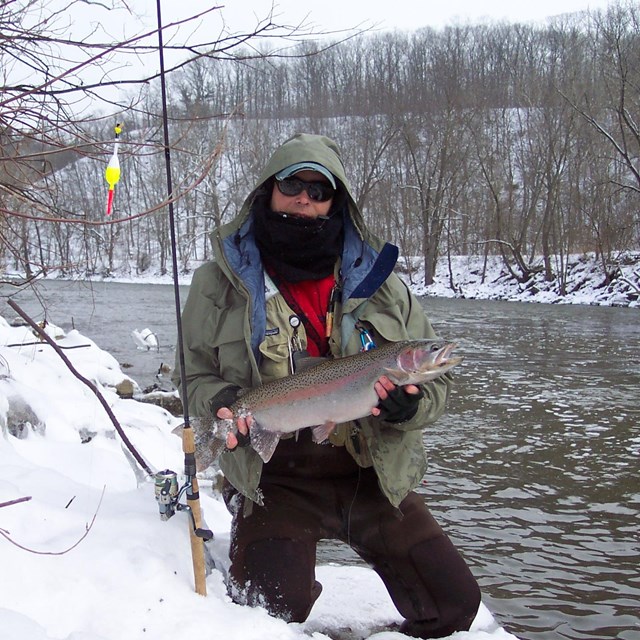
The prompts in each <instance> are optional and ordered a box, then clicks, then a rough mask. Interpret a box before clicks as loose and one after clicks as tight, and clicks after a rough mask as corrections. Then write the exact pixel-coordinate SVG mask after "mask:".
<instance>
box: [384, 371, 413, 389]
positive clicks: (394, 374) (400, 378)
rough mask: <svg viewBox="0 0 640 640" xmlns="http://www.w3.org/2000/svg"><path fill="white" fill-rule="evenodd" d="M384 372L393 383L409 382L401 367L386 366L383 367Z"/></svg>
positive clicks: (401, 384) (403, 383) (402, 383)
mask: <svg viewBox="0 0 640 640" xmlns="http://www.w3.org/2000/svg"><path fill="white" fill-rule="evenodd" d="M384 373H385V375H386V376H388V378H389V380H391V381H392V382H393V383H394V384H397V385H400V386H403V385H405V384H408V382H409V376H408V375H407V372H406V371H403V370H402V369H390V368H388V367H387V368H385V369H384Z"/></svg>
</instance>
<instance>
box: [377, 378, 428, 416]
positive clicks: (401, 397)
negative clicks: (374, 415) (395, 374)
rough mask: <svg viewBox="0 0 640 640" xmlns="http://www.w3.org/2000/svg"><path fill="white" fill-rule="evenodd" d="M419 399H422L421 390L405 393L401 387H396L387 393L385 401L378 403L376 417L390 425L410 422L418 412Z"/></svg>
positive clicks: (422, 393)
mask: <svg viewBox="0 0 640 640" xmlns="http://www.w3.org/2000/svg"><path fill="white" fill-rule="evenodd" d="M421 398H424V391H423V390H422V389H420V392H419V393H407V392H406V391H405V390H404V389H403V388H402V387H396V388H395V389H393V391H389V395H388V396H387V398H386V399H385V400H380V402H379V403H378V409H380V415H379V416H378V417H379V418H380V419H381V420H384V421H385V422H392V423H400V422H406V421H407V420H411V418H413V416H415V415H416V413H417V412H418V405H419V404H420V400H421Z"/></svg>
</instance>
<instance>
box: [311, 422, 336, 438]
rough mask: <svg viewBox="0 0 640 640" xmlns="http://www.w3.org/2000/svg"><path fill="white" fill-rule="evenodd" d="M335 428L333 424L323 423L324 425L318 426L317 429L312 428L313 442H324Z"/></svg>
mask: <svg viewBox="0 0 640 640" xmlns="http://www.w3.org/2000/svg"><path fill="white" fill-rule="evenodd" d="M335 428H336V423H335V422H325V423H324V424H320V425H318V426H317V427H312V428H311V433H312V434H313V441H314V442H324V441H325V440H326V439H327V438H328V437H329V436H330V435H331V432H332V431H333V430H334V429H335Z"/></svg>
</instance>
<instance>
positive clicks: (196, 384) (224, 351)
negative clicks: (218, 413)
mask: <svg viewBox="0 0 640 640" xmlns="http://www.w3.org/2000/svg"><path fill="white" fill-rule="evenodd" d="M245 322H246V304H245V301H244V300H242V299H241V298H240V296H239V295H238V294H237V292H235V290H233V288H232V287H231V285H230V284H229V283H228V281H226V279H225V278H224V277H222V275H221V273H220V269H219V268H218V267H217V266H216V265H215V264H214V263H207V264H205V265H203V266H202V267H200V268H198V269H197V270H196V271H195V272H194V275H193V280H192V282H191V286H190V288H189V295H188V297H187V300H186V302H185V305H184V310H183V312H182V338H183V343H184V358H185V373H186V385H187V388H186V393H185V390H184V389H182V388H180V386H181V385H180V380H179V373H178V366H176V373H175V374H174V382H175V384H176V386H177V387H178V389H179V392H180V396H181V397H182V399H183V402H184V400H185V397H186V399H187V401H188V406H189V412H190V413H191V414H193V415H194V416H207V415H210V414H211V412H212V402H213V399H214V398H215V397H216V396H217V395H218V394H219V393H221V392H225V391H226V390H228V389H229V387H231V386H235V387H247V386H250V379H251V365H250V362H249V358H250V357H251V356H247V353H248V352H249V353H250V349H248V348H247V340H246V338H245V334H244V327H245ZM178 364H179V363H178V361H177V358H176V365H178Z"/></svg>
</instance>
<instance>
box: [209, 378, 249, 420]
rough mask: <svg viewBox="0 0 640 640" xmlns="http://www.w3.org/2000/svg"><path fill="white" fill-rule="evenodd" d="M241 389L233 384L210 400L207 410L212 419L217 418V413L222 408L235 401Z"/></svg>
mask: <svg viewBox="0 0 640 640" xmlns="http://www.w3.org/2000/svg"><path fill="white" fill-rule="evenodd" d="M240 391H242V389H241V388H240V387H238V386H237V385H235V384H232V385H229V386H228V387H225V388H224V389H223V390H222V391H220V392H218V394H217V395H215V396H213V398H211V401H210V403H209V410H210V411H211V415H212V416H213V417H214V418H217V417H218V411H219V410H220V409H222V407H230V406H231V405H232V404H233V403H234V402H235V401H236V400H237V399H238V395H239V394H240Z"/></svg>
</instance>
